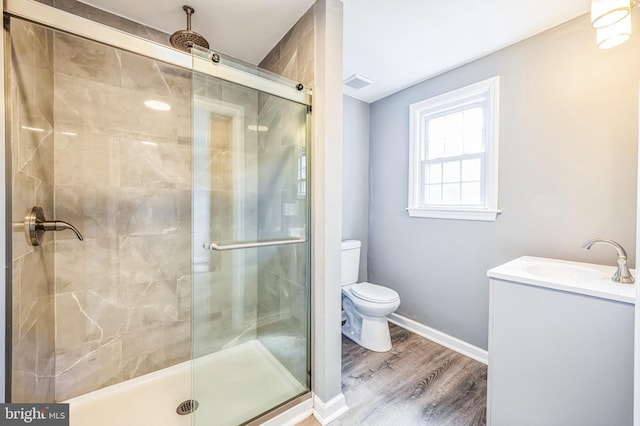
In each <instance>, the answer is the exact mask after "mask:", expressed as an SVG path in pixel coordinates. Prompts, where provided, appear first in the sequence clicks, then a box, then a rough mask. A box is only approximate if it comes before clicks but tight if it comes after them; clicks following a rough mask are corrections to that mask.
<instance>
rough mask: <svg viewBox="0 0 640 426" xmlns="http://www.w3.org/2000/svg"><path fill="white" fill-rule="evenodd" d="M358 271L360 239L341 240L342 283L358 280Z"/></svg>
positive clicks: (347, 283) (346, 283)
mask: <svg viewBox="0 0 640 426" xmlns="http://www.w3.org/2000/svg"><path fill="white" fill-rule="evenodd" d="M359 271H360V241H358V240H344V241H343V242H342V283H341V284H342V285H349V284H355V283H357V282H358V272H359Z"/></svg>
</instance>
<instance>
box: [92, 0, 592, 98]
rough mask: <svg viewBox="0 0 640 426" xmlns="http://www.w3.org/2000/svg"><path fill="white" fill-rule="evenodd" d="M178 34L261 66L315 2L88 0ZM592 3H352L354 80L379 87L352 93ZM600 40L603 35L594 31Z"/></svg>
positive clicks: (474, 52) (413, 74)
mask: <svg viewBox="0 0 640 426" xmlns="http://www.w3.org/2000/svg"><path fill="white" fill-rule="evenodd" d="M83 1H84V2H85V3H88V4H91V5H93V6H95V7H98V8H100V9H104V10H107V11H109V12H112V13H115V14H118V15H122V16H125V17H127V18H129V19H132V20H134V21H137V22H140V23H142V24H145V25H147V26H150V27H153V28H156V29H158V30H161V31H163V32H165V33H169V34H170V33H173V32H174V31H176V30H179V29H185V28H186V15H185V14H184V12H183V10H182V5H183V4H184V2H185V1H188V3H189V4H190V5H191V6H193V7H194V9H195V13H194V15H193V17H192V29H193V30H194V31H196V32H198V33H200V34H202V35H203V36H205V38H207V39H208V40H209V43H210V44H211V46H212V48H213V49H215V50H217V51H219V52H222V53H226V54H228V55H230V56H233V57H236V58H238V59H241V60H243V61H246V62H249V63H252V64H254V65H255V64H258V63H259V62H260V61H261V60H262V58H264V56H265V55H266V54H267V53H269V51H270V50H271V49H272V48H273V46H275V44H276V43H277V42H278V41H280V39H281V38H282V37H283V36H284V35H285V34H286V33H287V31H288V30H289V29H290V28H291V27H292V26H293V24H294V23H295V22H296V21H297V20H298V19H299V18H300V17H301V16H302V15H303V14H304V13H305V12H306V11H307V10H308V9H309V7H311V5H312V4H313V3H314V0H136V1H132V0H83ZM589 5H590V0H562V1H558V0H535V1H529V2H520V1H513V0H483V1H478V0H455V1H452V0H344V64H343V75H344V78H347V77H349V76H351V75H353V74H360V75H362V76H364V77H366V78H368V79H370V80H373V84H371V85H369V86H367V87H365V88H362V89H360V90H355V89H352V88H350V87H346V86H345V87H344V92H345V94H347V95H349V96H352V97H354V98H357V99H360V100H363V101H365V102H373V101H376V100H378V99H380V98H383V97H385V96H387V95H389V94H391V93H394V92H396V91H398V90H401V89H403V88H405V87H408V86H411V85H413V84H415V83H417V82H419V81H422V80H425V79H427V78H430V77H433V76H435V75H437V74H440V73H442V72H444V71H446V70H449V69H452V68H455V67H457V66H459V65H462V64H464V63H467V62H470V61H472V60H474V59H477V58H479V57H482V56H485V55H487V54H489V53H491V52H494V51H496V50H499V49H501V48H503V47H506V46H509V45H511V44H513V43H516V42H518V41H520V40H523V39H525V38H527V37H530V36H532V35H534V34H537V33H539V32H542V31H544V30H546V29H548V28H551V27H554V26H556V25H558V24H561V23H563V22H566V21H568V20H570V19H573V18H575V17H577V16H579V15H582V14H584V13H586V12H588V10H589ZM594 37H595V32H594Z"/></svg>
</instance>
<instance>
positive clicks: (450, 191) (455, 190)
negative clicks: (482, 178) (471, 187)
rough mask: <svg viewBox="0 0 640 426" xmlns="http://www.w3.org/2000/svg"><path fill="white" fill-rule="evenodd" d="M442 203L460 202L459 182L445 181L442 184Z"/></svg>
mask: <svg viewBox="0 0 640 426" xmlns="http://www.w3.org/2000/svg"><path fill="white" fill-rule="evenodd" d="M442 204H460V184H459V183H445V184H444V185H442Z"/></svg>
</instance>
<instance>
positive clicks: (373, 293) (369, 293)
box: [351, 282, 400, 303]
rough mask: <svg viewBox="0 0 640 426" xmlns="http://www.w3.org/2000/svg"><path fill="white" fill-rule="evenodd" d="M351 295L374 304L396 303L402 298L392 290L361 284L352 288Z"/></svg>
mask: <svg viewBox="0 0 640 426" xmlns="http://www.w3.org/2000/svg"><path fill="white" fill-rule="evenodd" d="M351 293H353V295H354V296H356V297H357V298H358V299H362V300H366V301H367V302H374V303H388V302H395V301H397V300H398V299H399V298H400V297H399V296H398V293H396V292H395V291H393V290H391V289H390V288H387V287H383V286H381V285H376V284H371V283H366V282H365V283H359V284H354V285H352V286H351Z"/></svg>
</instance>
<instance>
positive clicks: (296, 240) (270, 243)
mask: <svg viewBox="0 0 640 426" xmlns="http://www.w3.org/2000/svg"><path fill="white" fill-rule="evenodd" d="M306 241H307V240H306V239H304V238H290V239H286V240H267V241H249V242H244V243H235V244H223V243H209V244H203V245H202V247H203V248H204V249H206V250H215V251H226V250H238V249H247V248H255V247H270V246H282V245H285V244H300V243H304V242H306Z"/></svg>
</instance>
